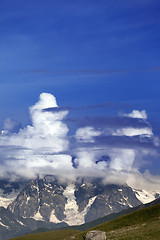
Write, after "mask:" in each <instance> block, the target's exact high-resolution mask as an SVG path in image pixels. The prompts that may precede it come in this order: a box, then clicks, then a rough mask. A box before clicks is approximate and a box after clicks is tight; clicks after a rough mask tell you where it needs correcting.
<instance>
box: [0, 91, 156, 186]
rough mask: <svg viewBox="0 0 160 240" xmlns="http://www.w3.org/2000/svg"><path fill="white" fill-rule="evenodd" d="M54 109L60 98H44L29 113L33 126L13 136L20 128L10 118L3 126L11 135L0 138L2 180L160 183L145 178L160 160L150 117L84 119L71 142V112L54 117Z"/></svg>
mask: <svg viewBox="0 0 160 240" xmlns="http://www.w3.org/2000/svg"><path fill="white" fill-rule="evenodd" d="M55 108H56V109H58V108H59V107H58V105H57V101H56V98H55V97H54V96H53V95H52V94H49V93H42V94H40V97H39V100H38V101H37V103H35V104H34V105H33V106H31V107H30V108H29V112H30V115H31V120H32V124H31V125H27V126H26V127H25V128H23V129H22V128H21V129H20V130H19V131H18V132H16V133H15V132H13V133H12V130H13V129H14V128H15V126H18V123H17V122H16V121H12V120H10V119H9V118H8V119H7V120H5V121H4V126H5V128H4V129H6V130H7V131H10V134H6V135H5V134H1V135H0V159H1V162H0V165H1V167H0V176H1V177H2V178H4V177H8V178H12V180H13V179H16V178H21V177H23V178H36V177H37V176H42V177H43V176H44V175H56V176H57V177H59V179H61V181H63V180H64V181H66V180H69V181H73V180H75V179H77V177H91V178H94V177H99V178H102V179H103V183H104V184H108V183H116V184H122V183H126V182H129V183H130V184H133V185H136V184H137V183H138V182H136V181H135V182H134V180H133V179H134V176H135V177H137V176H138V178H139V179H141V178H142V179H143V182H144V183H145V181H146V183H148V182H151V181H153V182H156V183H155V186H157V184H158V183H160V181H159V178H158V177H157V178H156V179H155V178H154V176H153V177H152V175H149V174H148V175H147V177H146V174H142V173H140V169H141V167H143V166H144V164H146V163H147V161H148V159H149V158H152V157H155V156H156V157H157V156H158V154H159V152H158V151H159V150H158V148H159V138H158V136H154V134H153V132H152V128H151V126H150V125H149V123H148V122H147V114H146V112H145V111H138V110H133V111H132V112H131V113H129V114H125V115H124V116H118V117H104V118H103V117H101V118H98V117H97V118H96V117H95V118H85V119H84V126H82V127H80V128H78V129H77V130H76V132H75V135H73V136H69V134H68V132H69V129H68V127H67V124H66V121H65V120H66V118H67V115H68V113H69V112H68V110H67V109H66V108H60V110H59V111H53V109H55ZM46 109H47V110H46ZM48 109H50V110H48ZM89 120H91V121H89ZM80 121H81V120H80ZM105 121H106V122H105ZM89 123H90V124H89ZM146 179H147V180H146ZM151 185H153V184H151Z"/></svg>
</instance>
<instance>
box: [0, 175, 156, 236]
mask: <svg viewBox="0 0 160 240" xmlns="http://www.w3.org/2000/svg"><path fill="white" fill-rule="evenodd" d="M0 196H1V197H0V201H1V202H0V204H1V206H2V207H0V233H1V234H0V240H5V239H8V238H10V237H13V236H16V235H20V234H22V233H26V232H29V231H31V230H35V229H37V228H39V227H48V228H49V227H51V228H58V227H62V226H67V225H70V226H72V225H80V224H83V223H85V222H89V221H92V220H94V219H97V218H100V217H103V216H105V215H109V214H111V213H116V212H119V211H121V210H123V209H127V208H130V207H135V206H138V205H140V204H142V203H147V202H150V201H152V200H154V199H155V198H157V197H159V193H155V192H148V191H146V190H136V189H132V188H131V187H129V186H127V185H123V186H118V185H113V184H111V185H103V184H102V183H101V179H95V180H92V181H91V180H90V179H84V178H83V179H77V181H76V182H75V183H73V182H72V183H66V184H62V183H59V181H58V180H57V179H56V178H55V177H53V176H46V177H45V178H43V179H39V178H38V179H36V180H32V181H30V182H23V183H12V182H7V181H1V182H0Z"/></svg>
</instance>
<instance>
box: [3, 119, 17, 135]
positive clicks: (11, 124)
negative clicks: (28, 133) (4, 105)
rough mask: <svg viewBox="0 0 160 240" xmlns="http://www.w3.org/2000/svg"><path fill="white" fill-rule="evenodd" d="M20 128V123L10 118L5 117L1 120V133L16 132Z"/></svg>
mask: <svg viewBox="0 0 160 240" xmlns="http://www.w3.org/2000/svg"><path fill="white" fill-rule="evenodd" d="M20 128H21V124H20V123H19V122H18V121H16V120H14V119H11V118H6V119H5V120H4V121H3V130H2V131H1V133H2V134H8V133H17V132H18V131H19V129H20Z"/></svg>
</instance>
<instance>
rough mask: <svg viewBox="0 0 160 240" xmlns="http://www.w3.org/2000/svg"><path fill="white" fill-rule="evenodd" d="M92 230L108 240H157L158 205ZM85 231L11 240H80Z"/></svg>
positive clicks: (26, 236) (57, 232) (159, 213)
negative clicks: (104, 234)
mask: <svg viewBox="0 0 160 240" xmlns="http://www.w3.org/2000/svg"><path fill="white" fill-rule="evenodd" d="M92 229H94V230H101V231H105V232H106V235H107V239H110V240H112V239H113V240H114V239H116V240H122V239H123V240H127V239H130V240H135V239H138V240H146V239H151V240H158V239H159V236H160V203H158V204H156V205H153V206H149V207H147V208H145V209H141V210H137V211H135V212H133V213H129V214H127V215H125V216H121V217H118V218H116V219H115V220H112V221H109V222H106V223H103V224H101V225H98V226H96V227H94V228H92ZM89 230H91V229H89ZM89 230H87V231H89ZM87 231H85V232H80V231H77V230H72V229H67V230H55V231H50V232H45V233H35V234H28V235H24V236H21V237H17V238H13V239H12V240H37V239H38V240H44V239H45V240H64V239H65V240H69V239H75V240H82V239H83V237H84V235H85V234H86V232H87Z"/></svg>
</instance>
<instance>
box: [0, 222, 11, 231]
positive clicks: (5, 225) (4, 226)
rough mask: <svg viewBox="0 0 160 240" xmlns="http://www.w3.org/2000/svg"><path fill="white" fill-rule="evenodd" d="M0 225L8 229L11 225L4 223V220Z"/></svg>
mask: <svg viewBox="0 0 160 240" xmlns="http://www.w3.org/2000/svg"><path fill="white" fill-rule="evenodd" d="M0 225H1V226H3V227H5V228H7V229H9V227H8V226H7V225H5V224H3V223H2V222H0Z"/></svg>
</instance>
